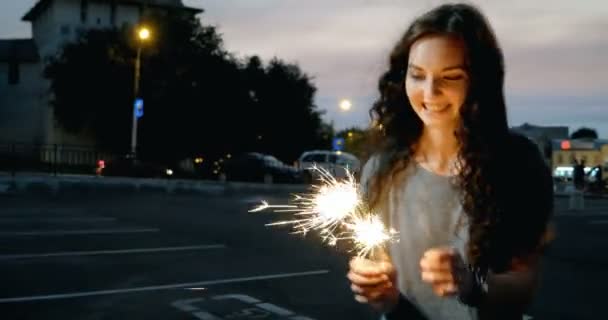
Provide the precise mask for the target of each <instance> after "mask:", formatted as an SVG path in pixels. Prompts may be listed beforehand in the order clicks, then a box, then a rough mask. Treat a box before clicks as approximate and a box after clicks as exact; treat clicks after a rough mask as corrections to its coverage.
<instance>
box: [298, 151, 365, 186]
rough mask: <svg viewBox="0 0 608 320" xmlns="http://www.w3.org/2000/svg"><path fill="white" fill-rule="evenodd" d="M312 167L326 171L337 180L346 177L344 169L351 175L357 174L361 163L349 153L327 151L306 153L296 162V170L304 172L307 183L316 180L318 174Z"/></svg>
mask: <svg viewBox="0 0 608 320" xmlns="http://www.w3.org/2000/svg"><path fill="white" fill-rule="evenodd" d="M314 166H317V167H319V168H323V169H325V170H327V171H328V172H329V173H330V174H331V175H332V176H334V177H336V178H338V179H343V178H345V177H346V169H348V170H349V171H350V172H351V173H353V174H357V173H358V172H359V170H360V169H361V162H360V161H359V159H358V158H357V157H356V156H354V155H352V154H350V153H347V152H342V151H329V150H312V151H306V152H304V153H302V155H301V156H300V158H298V161H297V162H296V168H298V169H299V170H301V171H303V172H305V174H304V175H305V180H306V181H307V182H311V181H314V180H315V179H317V178H318V173H317V172H315V171H313V170H311V169H312V168H313V167H314Z"/></svg>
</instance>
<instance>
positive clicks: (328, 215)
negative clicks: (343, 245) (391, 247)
mask: <svg viewBox="0 0 608 320" xmlns="http://www.w3.org/2000/svg"><path fill="white" fill-rule="evenodd" d="M312 170H313V171H316V172H317V173H318V174H319V180H320V182H321V184H320V185H319V186H313V187H312V192H310V193H309V194H304V195H295V197H294V199H293V205H271V204H269V203H268V202H266V201H262V203H261V204H260V205H259V206H257V207H256V208H254V209H252V210H249V212H260V211H263V210H266V209H274V210H273V211H274V212H291V213H294V216H296V217H297V218H296V219H293V220H284V221H278V222H274V223H270V224H268V226H277V225H292V228H293V229H294V232H295V233H301V234H306V233H308V232H309V231H311V230H317V231H319V234H320V236H321V239H322V240H323V242H325V243H327V244H329V245H332V246H334V245H336V244H337V243H338V241H340V240H351V241H353V242H354V244H355V250H357V251H358V256H367V255H369V254H370V253H372V252H373V249H374V248H379V247H381V246H382V245H383V244H385V243H386V242H388V241H392V240H394V239H395V237H394V234H395V233H396V232H394V231H387V230H386V229H385V227H384V224H383V223H382V221H381V220H380V218H379V217H378V216H377V215H375V214H373V213H371V212H369V211H368V210H367V209H365V207H366V206H365V204H364V202H363V201H362V200H361V195H360V191H359V185H358V184H357V182H356V180H355V178H354V175H353V174H352V173H351V172H350V171H348V170H346V179H344V180H342V181H340V180H337V179H336V178H335V177H333V176H332V175H331V174H330V173H329V172H328V171H327V170H325V169H323V168H320V167H316V166H315V167H313V168H312ZM340 229H346V231H340Z"/></svg>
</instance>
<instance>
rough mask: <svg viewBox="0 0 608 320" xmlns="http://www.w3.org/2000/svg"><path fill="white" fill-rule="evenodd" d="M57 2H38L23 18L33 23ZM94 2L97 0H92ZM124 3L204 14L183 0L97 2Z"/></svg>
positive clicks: (40, 0)
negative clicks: (186, 4) (188, 5)
mask: <svg viewBox="0 0 608 320" xmlns="http://www.w3.org/2000/svg"><path fill="white" fill-rule="evenodd" d="M53 1H56V0H38V1H37V2H36V4H35V5H34V6H33V7H32V8H31V9H30V10H29V11H28V12H27V13H26V14H25V15H24V16H23V17H22V18H21V20H23V21H33V20H35V19H36V18H37V17H38V15H40V13H42V12H43V11H44V10H46V8H48V6H49V5H51V4H52V3H53ZM90 1H91V2H94V1H95V0H90ZM112 1H115V2H116V3H123V4H133V5H143V6H148V7H152V8H162V9H170V10H175V9H178V10H184V11H190V12H191V13H193V14H197V13H201V12H203V10H202V9H198V8H192V7H186V6H185V5H184V4H183V3H182V0H97V2H108V3H110V2H112Z"/></svg>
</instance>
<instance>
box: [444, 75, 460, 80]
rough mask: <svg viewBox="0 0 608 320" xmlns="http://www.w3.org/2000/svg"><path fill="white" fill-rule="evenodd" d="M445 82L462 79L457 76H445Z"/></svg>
mask: <svg viewBox="0 0 608 320" xmlns="http://www.w3.org/2000/svg"><path fill="white" fill-rule="evenodd" d="M443 78H444V79H446V80H461V79H462V78H463V76H461V75H458V76H447V77H443Z"/></svg>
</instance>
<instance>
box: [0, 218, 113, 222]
mask: <svg viewBox="0 0 608 320" xmlns="http://www.w3.org/2000/svg"><path fill="white" fill-rule="evenodd" d="M112 221H116V218H105V217H53V218H49V217H21V218H0V223H19V222H112Z"/></svg>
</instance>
